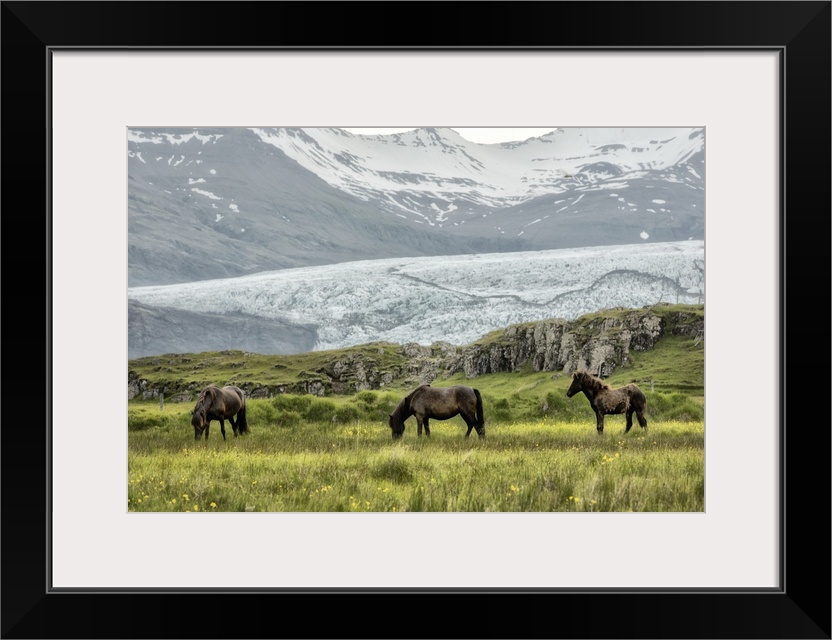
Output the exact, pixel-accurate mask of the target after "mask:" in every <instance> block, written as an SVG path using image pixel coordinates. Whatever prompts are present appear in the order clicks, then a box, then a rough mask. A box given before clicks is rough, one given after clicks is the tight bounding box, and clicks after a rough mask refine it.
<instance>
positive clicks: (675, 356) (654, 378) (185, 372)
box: [128, 305, 704, 397]
mask: <svg viewBox="0 0 832 640" xmlns="http://www.w3.org/2000/svg"><path fill="white" fill-rule="evenodd" d="M651 312H653V313H656V314H657V315H659V316H660V317H661V318H662V322H663V323H664V325H665V334H664V337H662V338H661V339H660V340H658V341H657V343H656V344H655V346H654V348H653V349H650V350H646V351H640V352H635V351H631V362H630V363H628V365H627V366H626V367H624V368H619V369H617V370H616V371H615V373H613V374H612V375H611V376H610V378H609V379H608V381H609V382H610V384H613V385H615V384H617V383H618V382H621V381H622V380H623V381H624V382H623V383H626V382H636V383H646V384H652V387H653V388H654V389H655V390H663V391H672V390H676V391H682V392H685V393H689V394H692V395H701V394H702V393H703V389H704V340H703V339H702V338H701V336H699V337H696V338H692V337H691V336H690V335H676V334H677V331H676V325H677V324H679V323H681V322H684V323H685V326H689V325H690V318H691V317H694V318H699V319H701V320H704V307H703V306H702V305H693V306H691V305H663V306H658V307H656V308H655V309H651ZM639 314H641V315H643V314H644V311H643V310H633V309H610V310H607V311H605V312H599V313H595V314H589V315H587V316H584V317H582V318H581V319H580V320H579V321H578V322H577V323H575V325H574V331H575V332H577V333H583V334H586V335H590V334H593V333H594V334H597V333H598V332H599V331H601V330H602V329H600V327H602V326H603V324H602V323H604V324H607V325H608V324H609V322H608V321H609V320H610V319H624V320H626V319H627V318H628V317H633V318H635V317H638V315H639ZM535 324H536V323H524V324H519V325H513V326H514V327H521V328H522V327H532V326H534V325H535ZM607 331H608V332H609V329H607ZM510 343H511V338H510V337H509V336H508V335H507V332H506V331H505V330H497V331H492V332H490V333H488V334H486V335H484V336H483V337H482V338H481V339H480V340H478V341H476V342H474V343H472V344H471V345H468V347H477V346H483V345H493V344H496V345H499V344H506V345H509V344H510ZM434 351H436V350H434ZM345 362H352V363H356V362H360V364H361V367H362V368H363V369H364V370H366V371H375V372H377V373H378V372H387V373H389V374H390V375H388V380H387V381H386V382H385V383H384V385H383V386H384V388H385V389H390V390H397V391H403V390H406V389H409V388H411V387H412V386H413V384H414V381H415V379H414V376H413V375H412V374H411V375H404V372H408V371H409V370H410V368H411V365H412V360H411V359H410V358H408V357H407V356H406V355H405V354H404V353H403V350H402V347H401V346H400V345H397V344H391V343H384V342H376V343H369V344H365V345H360V346H356V347H351V348H346V349H334V350H327V351H313V352H308V353H302V354H296V355H261V354H257V353H250V352H243V351H219V352H205V353H200V354H166V355H162V356H152V357H146V358H140V359H136V360H131V361H130V362H129V363H128V366H129V372H128V379H144V380H147V381H149V382H150V383H152V385H153V386H154V387H155V388H163V389H164V394H165V396H167V397H169V396H171V395H175V394H176V393H177V392H181V391H189V392H193V391H195V390H197V389H201V388H202V387H204V386H205V385H207V384H210V383H214V384H238V385H241V386H244V387H247V388H249V389H251V388H254V387H258V386H259V387H268V388H270V389H275V388H277V389H280V391H281V392H287V391H289V392H291V391H299V390H301V389H302V388H303V387H304V385H307V386H308V385H309V383H315V382H317V383H318V391H319V393H323V394H324V395H330V394H332V393H339V392H343V391H336V390H335V389H334V385H332V384H331V383H330V380H331V378H332V377H334V376H337V375H339V374H338V372H337V371H336V369H338V368H339V366H340V365H341V364H343V363H345ZM531 369H532V367H531V364H530V363H526V365H525V366H524V367H522V368H521V371H519V372H508V373H505V374H497V375H505V376H507V378H506V381H507V382H506V383H505V384H514V382H513V381H514V380H515V377H516V376H517V375H525V374H530V375H531V374H532V373H533V372H532V371H531ZM437 373H438V379H437V381H436V383H437V384H439V383H442V382H443V381H444V380H448V381H450V380H457V381H462V380H471V379H470V378H466V377H465V376H464V374H455V375H454V376H451V377H448V374H447V373H446V372H445V371H444V370H443V369H442V367H441V366H440V367H439V369H438V371H437ZM340 375H345V374H344V373H343V372H341V374H340ZM346 375H347V376H349V375H350V373H349V371H347V373H346ZM541 375H543V376H547V375H551V372H549V373H546V372H541ZM482 377H483V376H479V377H478V378H477V379H479V378H482ZM508 381H511V382H508ZM498 384H499V383H498ZM341 386H342V387H348V386H349V385H346V384H344V385H341ZM348 391H350V390H349V389H348ZM351 391H354V389H353V390H351Z"/></svg>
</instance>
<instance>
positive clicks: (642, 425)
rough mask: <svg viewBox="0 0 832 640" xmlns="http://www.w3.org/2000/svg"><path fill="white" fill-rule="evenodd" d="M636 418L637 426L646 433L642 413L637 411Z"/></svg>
mask: <svg viewBox="0 0 832 640" xmlns="http://www.w3.org/2000/svg"><path fill="white" fill-rule="evenodd" d="M636 418H638V424H639V425H640V426H641V428H642V429H644V431H645V432H646V431H647V418H645V417H644V411H637V412H636Z"/></svg>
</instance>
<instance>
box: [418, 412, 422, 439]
mask: <svg viewBox="0 0 832 640" xmlns="http://www.w3.org/2000/svg"><path fill="white" fill-rule="evenodd" d="M422 420H423V418H422V416H416V435H417V436H419V437H420V438H421V437H422Z"/></svg>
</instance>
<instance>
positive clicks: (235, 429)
mask: <svg viewBox="0 0 832 640" xmlns="http://www.w3.org/2000/svg"><path fill="white" fill-rule="evenodd" d="M228 421H229V422H230V423H231V429H232V430H233V431H234V437H235V438H236V437H237V423H236V422H235V421H234V416H229V418H228Z"/></svg>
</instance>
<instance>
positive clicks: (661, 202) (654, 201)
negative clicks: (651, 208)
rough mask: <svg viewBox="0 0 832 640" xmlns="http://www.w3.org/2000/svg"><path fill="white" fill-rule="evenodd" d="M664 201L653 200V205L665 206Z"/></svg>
mask: <svg viewBox="0 0 832 640" xmlns="http://www.w3.org/2000/svg"><path fill="white" fill-rule="evenodd" d="M666 202H667V201H666V200H653V204H665V203H666Z"/></svg>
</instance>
